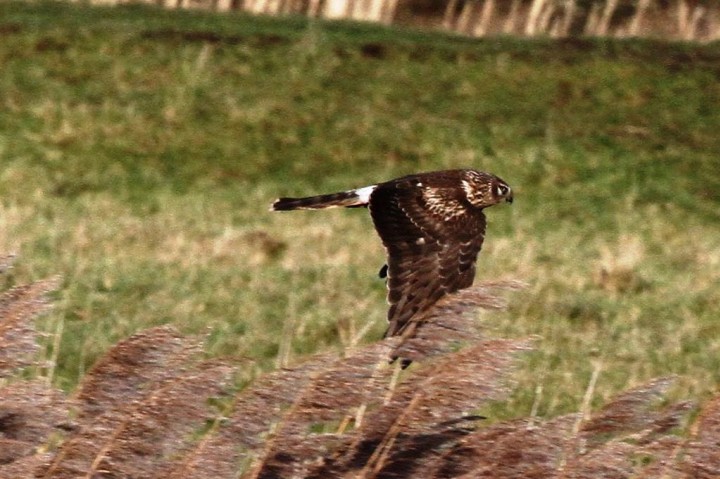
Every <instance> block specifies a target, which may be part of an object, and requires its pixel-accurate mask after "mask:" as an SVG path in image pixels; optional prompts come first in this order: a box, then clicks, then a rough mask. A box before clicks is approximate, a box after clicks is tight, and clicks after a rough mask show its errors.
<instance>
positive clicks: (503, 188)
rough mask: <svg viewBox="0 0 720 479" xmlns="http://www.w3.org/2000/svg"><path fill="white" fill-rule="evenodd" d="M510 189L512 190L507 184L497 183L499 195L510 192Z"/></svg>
mask: <svg viewBox="0 0 720 479" xmlns="http://www.w3.org/2000/svg"><path fill="white" fill-rule="evenodd" d="M508 191H510V188H508V187H507V186H505V185H495V194H496V195H497V196H505V195H507V194H508Z"/></svg>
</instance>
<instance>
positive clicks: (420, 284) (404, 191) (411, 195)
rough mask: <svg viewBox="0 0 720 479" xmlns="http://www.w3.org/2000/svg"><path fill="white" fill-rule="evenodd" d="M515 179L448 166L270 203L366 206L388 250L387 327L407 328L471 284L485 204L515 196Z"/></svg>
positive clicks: (393, 330) (392, 330)
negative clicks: (361, 186) (433, 306)
mask: <svg viewBox="0 0 720 479" xmlns="http://www.w3.org/2000/svg"><path fill="white" fill-rule="evenodd" d="M512 200H513V194H512V190H511V189H510V186H508V184H507V183H506V182H505V181H503V180H502V179H500V178H498V177H497V176H494V175H492V174H489V173H483V172H480V171H476V170H469V169H464V170H445V171H434V172H429V173H420V174H416V175H410V176H404V177H402V178H397V179H395V180H390V181H387V182H385V183H379V184H377V185H372V186H367V187H365V188H359V189H355V190H349V191H344V192H340V193H333V194H329V195H320V196H312V197H308V198H280V199H278V200H276V201H275V202H274V203H273V205H272V208H271V209H272V210H275V211H279V210H295V209H320V208H331V207H337V206H344V207H360V206H367V207H368V208H369V210H370V215H371V216H372V219H373V223H374V224H375V229H376V230H377V232H378V234H379V235H380V238H381V239H382V242H383V244H384V245H385V249H386V251H387V265H386V266H384V267H383V268H382V269H381V270H380V275H381V276H382V277H384V276H387V287H388V302H389V303H390V309H389V311H388V321H389V322H390V325H389V327H388V330H387V332H386V333H385V335H386V336H395V335H399V334H403V333H404V332H405V328H406V327H407V325H408V324H410V320H411V318H413V317H414V316H416V315H417V314H419V313H421V312H423V311H426V310H427V309H429V308H430V307H431V306H432V305H433V304H435V302H436V301H437V300H439V299H440V298H442V297H443V296H445V295H446V294H449V293H452V292H454V291H458V290H460V289H463V288H467V287H469V286H471V285H472V283H473V280H474V278H475V262H476V260H477V255H478V253H479V252H480V249H481V248H482V244H483V240H484V239H485V224H486V222H485V214H484V213H483V209H484V208H487V207H489V206H492V205H495V204H498V203H500V202H502V201H507V202H512Z"/></svg>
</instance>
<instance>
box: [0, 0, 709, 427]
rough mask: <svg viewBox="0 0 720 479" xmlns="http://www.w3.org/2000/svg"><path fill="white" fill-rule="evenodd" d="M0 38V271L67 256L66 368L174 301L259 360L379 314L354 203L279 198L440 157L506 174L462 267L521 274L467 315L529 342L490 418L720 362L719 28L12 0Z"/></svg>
mask: <svg viewBox="0 0 720 479" xmlns="http://www.w3.org/2000/svg"><path fill="white" fill-rule="evenodd" d="M0 35H1V36H2V38H3V40H2V42H0V91H1V92H2V94H1V95H0V252H11V251H15V252H17V253H19V255H20V258H19V260H18V261H17V262H16V265H15V268H14V270H12V273H11V274H10V275H9V276H6V277H4V279H3V281H6V282H7V284H6V286H9V285H10V284H14V283H19V282H26V281H29V280H32V279H39V278H43V277H47V276H51V275H61V277H62V287H61V290H60V291H59V293H58V298H57V307H56V309H55V311H54V312H53V313H52V314H50V315H48V316H46V317H45V318H44V320H43V322H42V324H41V327H42V329H43V330H44V331H46V332H47V333H48V336H47V350H46V355H47V357H48V358H57V367H56V368H55V369H53V368H50V369H48V370H39V371H38V374H47V375H52V379H53V381H54V382H55V383H56V384H57V385H59V386H60V387H63V388H65V389H72V388H73V387H74V385H75V384H76V383H77V381H78V380H79V378H80V377H82V375H83V372H84V371H85V370H86V369H87V368H88V367H89V366H90V365H91V364H92V363H93V361H94V360H95V358H97V357H98V355H99V354H101V353H102V352H103V351H105V350H107V348H108V347H109V346H110V345H111V344H113V343H115V342H116V341H118V340H119V339H121V338H125V337H127V336H128V335H130V334H131V333H133V332H135V331H138V330H140V329H143V328H146V327H149V326H152V325H157V324H163V323H172V324H174V325H176V326H177V327H178V328H180V329H181V330H182V331H183V332H186V333H198V334H207V335H208V339H207V351H208V354H209V355H213V356H215V355H224V356H227V355H232V356H238V357H241V358H247V359H250V361H248V362H247V364H248V368H249V370H251V371H252V373H253V374H254V373H256V372H258V371H263V370H268V369H271V368H273V367H275V366H278V365H282V364H288V363H292V362H295V361H297V360H299V359H300V358H302V357H304V356H306V355H309V354H311V353H313V352H316V351H322V350H326V349H329V348H341V347H346V346H349V345H351V344H354V343H357V342H368V341H371V340H374V339H377V338H378V337H380V335H381V334H382V332H383V330H384V327H385V324H384V321H385V320H384V317H385V307H386V306H385V299H384V295H385V288H384V284H383V282H382V281H381V280H380V279H378V278H377V276H376V273H377V270H378V268H379V267H380V266H381V264H382V262H383V251H382V248H381V246H380V243H379V240H377V239H376V237H375V234H374V232H373V231H372V224H371V221H370V219H369V216H368V215H367V213H366V212H365V211H358V210H346V211H334V210H333V211H327V212H315V213H313V212H297V213H290V214H280V213H274V214H273V213H269V212H268V211H267V209H268V206H269V203H270V202H271V201H272V200H273V199H274V198H275V197H276V196H279V195H303V194H312V193H316V192H331V191H334V190H336V189H345V188H348V187H354V186H363V185H366V184H370V183H374V182H377V181H381V180H386V179H389V178H392V177H395V176H399V175H402V174H407V173H411V172H417V171H423V170H432V169H440V168H451V167H476V168H478V169H482V170H487V171H492V172H494V173H496V174H498V175H499V176H501V177H503V178H504V179H505V180H507V181H508V182H509V183H510V184H511V185H512V186H513V188H514V190H515V192H516V193H515V203H514V204H513V205H512V206H504V205H503V206H498V207H495V208H492V209H491V210H489V211H488V216H489V222H490V224H489V229H488V235H487V238H486V243H485V247H484V250H483V253H482V254H481V256H480V260H479V267H478V270H479V272H478V279H498V278H502V279H520V280H523V281H525V282H527V283H528V284H529V287H528V288H527V289H526V290H525V291H523V292H521V293H515V294H514V295H512V296H511V297H510V304H511V306H510V309H509V310H508V311H507V312H505V313H493V314H488V315H487V316H484V317H483V318H482V319H480V320H482V321H484V322H486V323H487V326H488V334H491V335H495V336H502V337H521V336H527V335H537V336H538V339H537V340H536V343H535V344H536V350H535V351H534V352H533V353H530V354H528V355H526V356H525V357H524V359H523V361H521V363H520V364H519V367H518V371H517V373H516V376H515V377H516V378H517V381H518V384H517V389H516V391H515V393H514V395H513V396H512V398H511V401H510V402H508V403H504V404H503V405H501V406H498V411H497V414H498V415H500V416H506V417H508V416H515V415H527V414H529V412H530V409H531V407H532V405H533V403H534V402H535V403H536V405H537V412H538V414H539V415H541V416H554V415H557V414H560V413H564V412H568V411H574V410H578V409H579V408H580V405H581V403H582V401H583V395H584V394H585V391H586V389H587V387H588V383H589V381H590V378H591V376H592V375H593V372H594V371H596V372H599V375H598V376H597V384H596V386H595V389H594V392H593V404H595V405H598V404H602V403H603V402H604V401H605V400H607V398H608V397H609V396H610V395H612V394H614V393H617V392H618V391H620V390H623V389H626V388H627V387H630V386H632V385H636V384H637V383H639V382H641V381H644V380H647V379H649V378H652V377H655V376H661V375H668V374H676V375H678V377H679V379H678V381H677V383H676V388H675V391H674V393H673V394H674V396H675V397H683V398H684V397H696V398H702V397H705V396H706V395H707V394H709V393H710V392H711V391H713V390H716V388H717V385H718V384H719V383H720V321H719V319H720V318H718V310H719V309H720V134H718V132H720V108H718V106H720V82H718V79H719V78H720V45H717V44H711V45H706V46H694V45H684V44H663V43H653V42H647V41H622V42H619V41H606V40H603V41H601V40H597V41H596V40H573V41H564V42H560V43H558V42H555V41H550V40H536V41H519V40H514V39H510V38H506V39H495V40H484V41H474V40H468V39H463V38H456V37H452V36H443V35H439V34H425V33H419V32H415V31H403V30H396V29H392V30H391V29H384V28H381V27H376V26H368V25H358V24H351V23H334V24H333V23H323V22H317V21H309V20H306V19H300V18H290V19H270V18H252V17H246V16H238V15H227V16H222V15H214V14H209V13H200V12H187V11H184V12H182V11H177V12H168V11H160V10H154V9H147V8H139V7H125V8H116V9H105V8H87V7H76V6H68V5H64V4H58V3H48V4H45V3H35V4H23V3H13V2H4V3H0Z"/></svg>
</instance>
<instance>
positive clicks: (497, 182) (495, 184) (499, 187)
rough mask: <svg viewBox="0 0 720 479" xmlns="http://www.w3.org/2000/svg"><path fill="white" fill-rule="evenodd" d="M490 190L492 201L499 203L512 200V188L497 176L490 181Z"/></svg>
mask: <svg viewBox="0 0 720 479" xmlns="http://www.w3.org/2000/svg"><path fill="white" fill-rule="evenodd" d="M491 192H492V197H493V200H494V203H501V202H503V201H506V202H507V203H512V202H513V191H512V188H510V185H508V184H507V183H505V182H504V181H503V180H501V179H500V178H498V177H497V176H496V177H495V178H494V179H493V181H492V188H491Z"/></svg>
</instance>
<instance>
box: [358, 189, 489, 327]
mask: <svg viewBox="0 0 720 479" xmlns="http://www.w3.org/2000/svg"><path fill="white" fill-rule="evenodd" d="M369 208H370V214H371V215H372V219H373V222H374V223H375V229H376V230H377V232H378V234H379V235H380V238H381V239H382V241H383V244H384V245H385V249H386V250H387V266H388V267H387V287H388V303H389V304H390V309H389V311H388V321H389V322H390V325H389V328H388V330H387V332H386V333H385V335H386V336H395V335H398V334H402V333H403V332H404V329H405V328H406V326H407V325H408V322H409V321H410V319H411V318H412V317H413V316H415V315H416V314H418V313H420V312H422V311H425V310H427V309H429V308H430V307H431V306H432V305H433V304H435V302H437V301H438V300H439V299H440V298H442V297H443V296H445V295H446V294H449V293H452V292H454V291H457V290H459V289H463V288H467V287H469V286H471V285H472V283H473V280H474V278H475V262H476V260H477V255H478V253H479V252H480V249H481V247H482V243H483V239H484V236H485V215H484V214H483V212H482V210H481V209H477V208H472V207H471V206H470V205H469V204H468V202H467V199H466V197H465V196H464V193H463V191H462V190H461V189H459V188H458V181H457V179H456V178H452V177H443V176H442V175H440V176H438V175H434V176H426V175H413V176H408V177H404V178H400V179H398V180H393V181H390V182H387V183H382V184H380V185H378V186H377V187H376V188H375V190H374V191H373V192H372V195H371V196H370V202H369Z"/></svg>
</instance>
